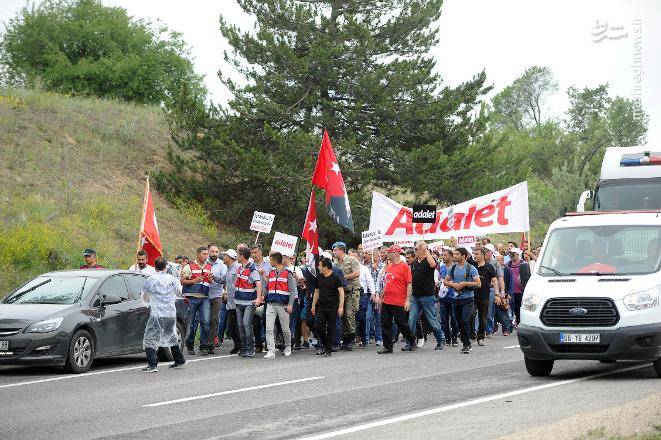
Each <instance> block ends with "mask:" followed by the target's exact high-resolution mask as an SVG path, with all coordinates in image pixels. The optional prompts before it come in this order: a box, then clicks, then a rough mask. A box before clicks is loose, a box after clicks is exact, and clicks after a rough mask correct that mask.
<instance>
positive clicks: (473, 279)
mask: <svg viewBox="0 0 661 440" xmlns="http://www.w3.org/2000/svg"><path fill="white" fill-rule="evenodd" d="M453 255H454V258H453V260H454V263H455V264H454V265H453V266H452V267H451V268H450V270H449V271H448V274H447V276H446V277H445V285H446V286H447V287H450V288H452V289H454V291H455V299H454V316H455V317H456V318H457V324H458V326H459V335H460V336H461V343H462V345H463V347H462V349H461V352H462V353H464V354H469V353H470V351H471V340H470V333H471V331H470V317H471V312H472V311H473V303H474V300H473V298H474V296H475V292H474V291H475V289H478V288H479V287H480V286H481V285H482V283H481V281H480V275H479V274H478V272H477V269H475V267H474V266H472V265H470V264H468V255H469V254H468V251H467V250H466V249H465V248H459V249H456V250H455V251H454V254H453Z"/></svg>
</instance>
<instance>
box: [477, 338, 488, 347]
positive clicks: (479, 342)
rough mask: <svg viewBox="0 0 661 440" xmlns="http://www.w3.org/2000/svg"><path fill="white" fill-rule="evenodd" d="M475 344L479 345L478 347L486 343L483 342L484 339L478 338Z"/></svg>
mask: <svg viewBox="0 0 661 440" xmlns="http://www.w3.org/2000/svg"><path fill="white" fill-rule="evenodd" d="M477 345H479V346H480V347H484V346H485V345H486V344H485V343H484V339H478V340H477Z"/></svg>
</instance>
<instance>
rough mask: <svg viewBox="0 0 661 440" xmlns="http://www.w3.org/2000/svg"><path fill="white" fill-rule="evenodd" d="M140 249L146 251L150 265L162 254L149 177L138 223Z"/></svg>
mask: <svg viewBox="0 0 661 440" xmlns="http://www.w3.org/2000/svg"><path fill="white" fill-rule="evenodd" d="M139 248H140V249H142V250H144V251H145V252H147V262H148V264H150V265H151V266H153V265H154V261H156V259H157V258H158V257H160V256H161V255H163V248H162V246H161V234H160V233H159V232H158V223H156V212H155V211H154V204H153V203H152V200H151V191H150V190H149V178H147V186H146V187H145V201H144V205H143V208H142V223H141V224H140V246H139Z"/></svg>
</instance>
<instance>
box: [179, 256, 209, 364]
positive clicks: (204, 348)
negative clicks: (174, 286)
mask: <svg viewBox="0 0 661 440" xmlns="http://www.w3.org/2000/svg"><path fill="white" fill-rule="evenodd" d="M208 256H209V251H208V250H207V248H206V247H199V248H197V256H196V259H195V260H194V261H191V262H189V263H188V264H187V265H186V267H184V268H183V269H182V270H181V285H182V286H183V294H184V296H185V297H186V298H187V299H188V322H189V323H190V328H189V330H188V338H186V348H187V349H188V354H191V355H192V354H195V347H194V346H193V345H194V344H195V333H196V326H195V318H196V316H197V321H198V322H199V324H200V329H201V330H200V354H201V355H202V356H206V355H207V353H208V350H209V348H210V347H211V348H213V346H212V345H211V343H213V339H212V340H211V342H210V340H209V317H210V313H211V303H210V302H209V285H210V284H211V277H212V275H211V264H209V263H207V257H208Z"/></svg>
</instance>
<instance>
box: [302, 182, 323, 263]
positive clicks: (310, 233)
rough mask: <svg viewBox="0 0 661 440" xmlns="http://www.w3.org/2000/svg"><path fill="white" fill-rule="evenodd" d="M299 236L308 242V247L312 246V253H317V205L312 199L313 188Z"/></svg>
mask: <svg viewBox="0 0 661 440" xmlns="http://www.w3.org/2000/svg"><path fill="white" fill-rule="evenodd" d="M301 237H303V238H304V239H305V241H307V242H308V247H310V248H312V253H313V254H315V255H319V231H318V230H317V206H316V202H315V200H314V188H312V192H311V193H310V203H309V204H308V213H307V215H306V216H305V226H303V232H302V233H301Z"/></svg>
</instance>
